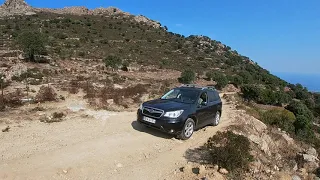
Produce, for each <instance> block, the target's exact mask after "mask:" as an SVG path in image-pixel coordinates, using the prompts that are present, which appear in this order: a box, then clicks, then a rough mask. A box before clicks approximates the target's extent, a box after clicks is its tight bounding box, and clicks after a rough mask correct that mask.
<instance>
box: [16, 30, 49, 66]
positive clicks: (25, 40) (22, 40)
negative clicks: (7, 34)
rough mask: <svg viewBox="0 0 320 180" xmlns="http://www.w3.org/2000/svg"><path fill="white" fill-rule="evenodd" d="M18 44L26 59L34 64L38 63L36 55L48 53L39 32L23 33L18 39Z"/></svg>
mask: <svg viewBox="0 0 320 180" xmlns="http://www.w3.org/2000/svg"><path fill="white" fill-rule="evenodd" d="M18 43H19V45H20V46H21V48H22V49H23V52H24V53H25V54H26V57H27V58H28V59H29V60H30V61H32V62H36V59H35V56H36V55H43V54H45V52H46V48H45V40H44V37H43V36H42V34H41V33H38V32H25V33H22V34H21V35H20V36H19V37H18Z"/></svg>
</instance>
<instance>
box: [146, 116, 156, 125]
mask: <svg viewBox="0 0 320 180" xmlns="http://www.w3.org/2000/svg"><path fill="white" fill-rule="evenodd" d="M143 120H144V121H147V122H149V123H153V124H154V123H156V120H155V119H152V118H148V117H145V116H144V117H143Z"/></svg>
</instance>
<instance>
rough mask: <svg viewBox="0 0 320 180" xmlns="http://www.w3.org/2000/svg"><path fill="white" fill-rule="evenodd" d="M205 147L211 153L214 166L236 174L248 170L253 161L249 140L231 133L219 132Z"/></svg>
mask: <svg viewBox="0 0 320 180" xmlns="http://www.w3.org/2000/svg"><path fill="white" fill-rule="evenodd" d="M205 147H206V148H207V149H208V150H209V152H210V155H211V158H210V159H211V163H212V164H217V165H219V166H221V167H223V168H226V169H227V170H228V171H231V172H232V173H235V174H237V173H241V172H243V171H246V170H248V169H249V163H250V162H251V161H252V160H253V157H252V156H251V154H250V150H251V149H250V141H249V140H248V138H246V137H245V136H242V135H236V134H234V133H233V132H231V131H227V132H218V133H217V134H216V135H215V136H213V137H211V138H209V140H208V142H207V143H206V144H205Z"/></svg>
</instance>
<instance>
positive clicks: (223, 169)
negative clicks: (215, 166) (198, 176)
mask: <svg viewBox="0 0 320 180" xmlns="http://www.w3.org/2000/svg"><path fill="white" fill-rule="evenodd" d="M219 173H221V174H224V175H226V174H228V173H229V171H228V170H226V169H225V168H221V169H220V170H219Z"/></svg>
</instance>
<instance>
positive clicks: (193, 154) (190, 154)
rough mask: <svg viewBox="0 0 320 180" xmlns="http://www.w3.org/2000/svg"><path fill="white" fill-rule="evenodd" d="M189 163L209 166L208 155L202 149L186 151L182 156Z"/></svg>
mask: <svg viewBox="0 0 320 180" xmlns="http://www.w3.org/2000/svg"><path fill="white" fill-rule="evenodd" d="M184 158H186V160H187V161H189V162H194V163H199V164H209V163H210V161H209V160H210V153H209V152H208V151H207V150H205V149H204V148H203V147H199V148H195V149H188V150H187V151H186V153H185V155H184Z"/></svg>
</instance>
